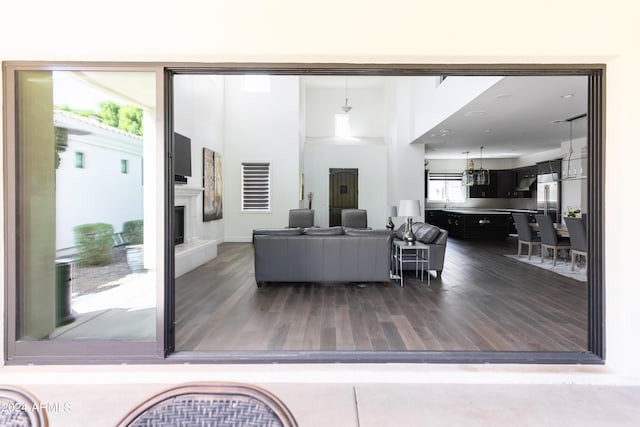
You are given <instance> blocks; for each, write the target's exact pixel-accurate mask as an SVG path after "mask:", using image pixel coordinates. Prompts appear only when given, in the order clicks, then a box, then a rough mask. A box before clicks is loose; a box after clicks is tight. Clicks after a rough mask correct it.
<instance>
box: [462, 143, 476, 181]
mask: <svg viewBox="0 0 640 427" xmlns="http://www.w3.org/2000/svg"><path fill="white" fill-rule="evenodd" d="M462 154H466V155H467V162H466V163H465V165H464V170H463V171H462V185H464V186H467V187H471V186H472V185H473V172H474V170H473V163H469V152H468V151H463V152H462Z"/></svg>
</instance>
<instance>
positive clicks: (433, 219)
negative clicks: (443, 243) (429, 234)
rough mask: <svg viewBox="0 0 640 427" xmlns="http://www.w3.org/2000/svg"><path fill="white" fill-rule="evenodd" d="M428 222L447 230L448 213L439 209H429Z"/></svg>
mask: <svg viewBox="0 0 640 427" xmlns="http://www.w3.org/2000/svg"><path fill="white" fill-rule="evenodd" d="M426 218H427V222H428V223H429V224H432V225H435V226H436V227H440V228H446V227H445V226H446V224H447V213H446V212H444V211H441V210H439V209H428V210H427V215H426Z"/></svg>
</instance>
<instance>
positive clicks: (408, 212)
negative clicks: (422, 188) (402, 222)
mask: <svg viewBox="0 0 640 427" xmlns="http://www.w3.org/2000/svg"><path fill="white" fill-rule="evenodd" d="M398 215H399V216H405V217H409V216H422V213H421V212H420V200H400V203H399V204H398Z"/></svg>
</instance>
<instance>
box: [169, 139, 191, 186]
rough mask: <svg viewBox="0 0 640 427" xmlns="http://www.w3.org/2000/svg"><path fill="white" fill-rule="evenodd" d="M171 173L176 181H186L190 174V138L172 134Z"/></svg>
mask: <svg viewBox="0 0 640 427" xmlns="http://www.w3.org/2000/svg"><path fill="white" fill-rule="evenodd" d="M173 135H174V136H173V174H174V175H175V180H176V181H178V182H187V177H188V176H191V139H190V138H187V137H186V136H184V135H180V134H179V133H177V132H176V133H174V134H173Z"/></svg>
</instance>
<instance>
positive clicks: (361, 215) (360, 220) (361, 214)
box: [342, 209, 367, 228]
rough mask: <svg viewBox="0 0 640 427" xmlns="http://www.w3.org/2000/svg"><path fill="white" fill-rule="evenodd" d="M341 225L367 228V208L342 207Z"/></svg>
mask: <svg viewBox="0 0 640 427" xmlns="http://www.w3.org/2000/svg"><path fill="white" fill-rule="evenodd" d="M342 226H343V227H345V228H367V210H366V209H343V210H342Z"/></svg>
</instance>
